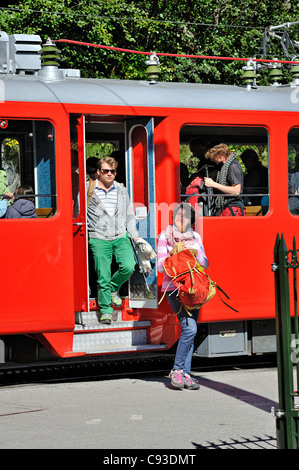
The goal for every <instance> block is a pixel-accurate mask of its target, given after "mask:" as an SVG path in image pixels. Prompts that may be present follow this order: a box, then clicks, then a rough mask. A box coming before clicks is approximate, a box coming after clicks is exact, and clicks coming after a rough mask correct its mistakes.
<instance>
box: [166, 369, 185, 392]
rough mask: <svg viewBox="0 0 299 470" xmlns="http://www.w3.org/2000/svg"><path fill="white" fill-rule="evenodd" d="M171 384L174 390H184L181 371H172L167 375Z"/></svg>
mask: <svg viewBox="0 0 299 470" xmlns="http://www.w3.org/2000/svg"><path fill="white" fill-rule="evenodd" d="M169 378H170V381H171V384H172V385H173V386H174V387H176V388H184V375H183V371H182V370H172V371H171V372H170V374H169Z"/></svg>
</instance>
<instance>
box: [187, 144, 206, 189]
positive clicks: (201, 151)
mask: <svg viewBox="0 0 299 470" xmlns="http://www.w3.org/2000/svg"><path fill="white" fill-rule="evenodd" d="M189 149H190V152H191V154H192V155H191V161H192V163H193V160H195V164H196V171H195V172H194V173H192V174H191V176H190V177H189V183H190V182H191V181H192V180H193V179H194V178H196V177H197V176H200V175H199V172H200V171H201V168H202V167H204V165H206V163H207V161H206V159H205V153H206V151H207V141H206V139H205V138H203V137H194V138H193V139H191V140H190V142H189ZM192 166H193V165H192ZM203 176H205V175H203Z"/></svg>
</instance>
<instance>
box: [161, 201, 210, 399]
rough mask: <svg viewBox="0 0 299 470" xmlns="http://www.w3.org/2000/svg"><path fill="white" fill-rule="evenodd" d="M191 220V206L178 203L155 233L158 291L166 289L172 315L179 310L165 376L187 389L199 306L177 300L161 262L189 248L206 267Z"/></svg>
mask: <svg viewBox="0 0 299 470" xmlns="http://www.w3.org/2000/svg"><path fill="white" fill-rule="evenodd" d="M194 223H195V210H194V207H192V206H191V204H188V203H184V202H182V203H181V204H180V205H178V206H177V207H176V208H175V210H174V211H173V224H172V225H168V227H167V228H166V230H165V231H163V232H162V233H161V234H160V235H159V239H158V250H157V251H158V252H157V255H158V256H157V267H158V271H159V272H163V284H162V291H165V290H166V291H167V292H166V297H167V300H168V302H169V305H170V307H171V308H172V310H173V312H174V313H175V314H177V313H178V312H179V313H178V319H179V321H180V323H181V327H182V331H181V336H180V339H179V342H178V346H177V351H176V356H175V360H174V366H173V369H172V371H171V372H170V374H169V377H170V379H171V384H172V385H173V386H174V387H176V388H187V389H189V390H197V389H199V384H198V382H197V380H196V379H194V378H193V377H191V376H190V369H191V361H192V354H193V349H194V338H195V335H196V333H197V318H198V313H199V308H197V309H194V310H192V311H191V314H190V312H188V311H187V310H186V309H185V307H184V305H183V304H182V303H181V302H180V301H179V300H178V298H177V292H176V288H175V286H174V285H173V284H172V283H171V278H170V277H169V276H168V275H167V274H166V272H165V270H164V261H165V259H166V258H167V257H169V256H172V255H173V254H175V253H177V251H178V250H181V249H185V248H189V249H191V250H192V251H193V253H194V254H195V256H196V259H197V261H198V262H199V263H200V264H201V265H202V266H204V267H208V259H207V257H206V254H205V250H204V246H203V243H202V240H201V236H200V235H199V234H198V233H197V232H195V231H194V230H193V229H192V225H194Z"/></svg>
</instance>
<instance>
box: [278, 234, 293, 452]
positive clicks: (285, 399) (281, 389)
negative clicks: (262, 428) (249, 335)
mask: <svg viewBox="0 0 299 470" xmlns="http://www.w3.org/2000/svg"><path fill="white" fill-rule="evenodd" d="M298 252H299V250H297V248H296V240H295V237H294V239H293V247H292V249H290V250H288V249H287V246H286V242H285V239H284V236H283V234H282V236H281V238H280V237H279V235H277V237H276V242H275V247H274V263H273V265H272V270H273V271H274V276H275V302H276V339H277V373H278V394H279V406H278V409H277V410H276V412H275V414H276V429H277V442H278V447H279V448H280V449H299V392H298V390H299V384H298V380H299V335H298V299H297V269H298V268H299V262H298Z"/></svg>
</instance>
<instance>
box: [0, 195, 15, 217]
mask: <svg viewBox="0 0 299 470" xmlns="http://www.w3.org/2000/svg"><path fill="white" fill-rule="evenodd" d="M12 198H13V193H5V194H4V196H3V198H2V200H1V201H0V219H1V218H2V217H4V215H5V214H6V211H7V207H8V201H9V200H10V199H12Z"/></svg>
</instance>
